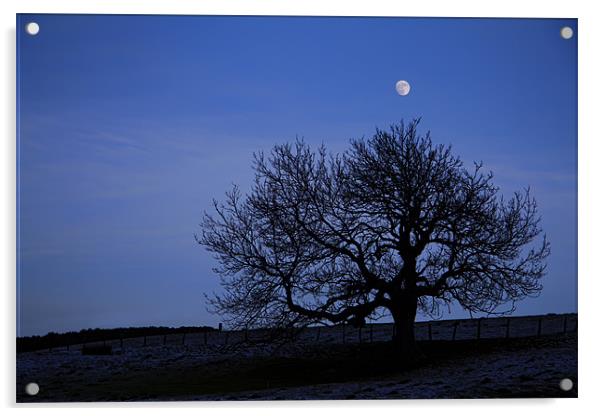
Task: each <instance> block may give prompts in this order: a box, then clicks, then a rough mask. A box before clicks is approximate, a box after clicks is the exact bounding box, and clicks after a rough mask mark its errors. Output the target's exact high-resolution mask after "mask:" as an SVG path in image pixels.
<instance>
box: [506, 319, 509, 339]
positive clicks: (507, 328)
mask: <svg viewBox="0 0 602 416" xmlns="http://www.w3.org/2000/svg"><path fill="white" fill-rule="evenodd" d="M506 338H510V318H506Z"/></svg>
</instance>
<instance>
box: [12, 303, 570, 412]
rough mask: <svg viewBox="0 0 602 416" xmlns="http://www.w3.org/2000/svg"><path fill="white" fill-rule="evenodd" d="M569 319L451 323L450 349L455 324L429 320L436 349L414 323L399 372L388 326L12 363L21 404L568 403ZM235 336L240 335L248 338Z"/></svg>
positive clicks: (34, 355)
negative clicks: (407, 362)
mask: <svg viewBox="0 0 602 416" xmlns="http://www.w3.org/2000/svg"><path fill="white" fill-rule="evenodd" d="M566 316H567V317H568V319H567V320H566V322H567V328H566V332H567V333H564V329H565V327H564V323H565V320H564V318H563V317H564V315H556V316H546V317H543V318H545V319H542V320H541V321H540V320H539V317H528V318H527V317H525V318H512V319H511V326H510V332H509V338H506V333H507V327H506V323H507V321H506V319H505V318H501V319H497V318H496V319H488V320H483V321H482V322H481V329H480V334H479V336H480V338H481V339H479V340H476V339H475V338H476V331H477V330H478V323H477V322H475V321H464V322H463V325H462V324H461V325H458V327H457V328H456V340H455V341H451V340H450V339H451V335H453V334H450V333H449V331H450V330H451V331H453V327H454V325H453V323H451V324H450V321H443V322H433V323H431V338H432V341H429V340H428V338H429V335H428V324H426V323H425V324H419V325H418V330H417V333H418V338H419V339H422V341H421V342H420V344H419V345H420V348H421V350H422V352H423V353H424V355H425V357H426V358H425V359H424V360H423V361H422V362H421V363H420V364H419V365H414V366H412V367H408V366H399V365H396V364H395V363H396V359H397V358H398V357H397V355H396V352H395V351H394V350H392V347H391V345H390V344H389V343H387V342H384V341H386V340H388V339H390V333H389V334H388V336H387V332H386V329H387V327H386V325H375V326H374V328H373V329H372V342H368V340H369V336H370V330H369V329H366V328H364V329H363V330H362V338H360V337H359V330H358V329H355V328H354V329H353V331H358V333H357V338H355V337H352V334H353V333H355V332H351V328H345V331H346V332H345V338H343V328H342V327H336V328H328V329H325V328H322V329H321V330H320V336H319V337H318V336H317V334H318V333H317V329H313V328H312V329H311V330H309V331H307V332H306V333H305V334H302V338H301V339H300V340H299V341H297V342H295V343H290V344H287V345H284V346H281V347H279V348H278V347H276V346H275V345H270V344H255V343H252V342H251V343H246V344H245V343H243V342H235V341H236V336H234V335H233V334H232V333H230V335H229V340H228V343H227V344H226V343H225V342H223V341H225V338H224V339H222V340H221V341H222V342H209V341H208V342H207V345H205V343H204V339H203V338H201V339H200V342H198V343H195V342H194V337H192V336H191V335H192V334H188V335H187V337H186V338H185V339H184V343H182V342H181V340H180V342H179V343H178V342H176V340H175V339H174V340H172V342H171V343H170V342H166V345H163V343H162V341H163V340H159V341H157V342H154V343H153V342H152V341H153V340H149V339H147V346H146V347H144V346H134V345H133V344H132V345H128V344H127V343H125V341H126V340H124V348H117V347H116V348H115V349H114V351H113V354H112V355H104V356H94V355H82V354H81V352H80V351H79V350H77V349H75V348H70V349H69V350H67V349H59V350H53V351H51V352H50V351H47V350H46V351H39V352H29V353H23V354H19V355H18V357H17V392H18V394H17V399H18V401H21V402H28V401H34V402H39V401H122V400H126V401H130V400H241V399H242V400H278V399H285V400H292V399H354V398H355V399H398V398H451V397H564V396H567V397H576V394H577V336H576V332H575V330H576V319H577V317H576V315H566ZM552 318H553V319H552ZM539 322H542V323H541V327H540V324H539ZM554 322H556V323H557V324H558V325H556V324H554ZM423 328H426V330H423ZM450 328H451V329H450ZM496 328H497V329H496ZM377 329H378V330H377ZM513 329H514V332H513V331H512V330H513ZM329 331H330V332H329ZM538 332H539V333H540V336H537V333H538ZM226 334H228V333H227V332H226V333H219V334H211V335H218V336H222V337H225V336H226ZM350 334H351V335H350ZM470 334H472V336H471V335H470ZM493 334H498V335H497V336H496V337H494V336H493ZM255 335H258V334H257V333H255ZM521 335H522V336H521ZM238 336H241V337H243V339H244V337H245V334H238ZM252 336H253V335H252V332H249V333H247V334H246V337H247V339H249V338H252ZM304 337H305V338H304ZM363 337H365V338H363ZM360 339H361V340H362V343H361V344H360V342H359V341H360ZM337 340H339V341H338V342H337ZM343 340H344V342H343ZM166 341H168V340H166ZM565 377H568V378H571V379H572V380H573V381H574V382H575V388H574V389H573V390H572V391H570V392H566V393H565V392H562V391H561V390H560V389H559V388H558V382H559V381H560V379H562V378H565ZM31 381H35V382H36V383H38V384H39V385H40V393H39V394H38V395H37V396H34V397H30V396H26V395H25V394H24V393H23V388H24V386H25V384H27V383H28V382H31Z"/></svg>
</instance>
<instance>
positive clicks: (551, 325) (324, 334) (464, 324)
mask: <svg viewBox="0 0 602 416" xmlns="http://www.w3.org/2000/svg"><path fill="white" fill-rule="evenodd" d="M414 327H415V336H416V339H417V340H418V341H427V340H428V341H456V340H458V341H459V340H475V339H477V340H478V339H500V338H521V337H529V336H545V335H551V334H561V333H569V332H576V331H577V314H562V315H555V314H550V315H539V316H520V317H496V318H480V319H460V320H440V321H429V322H416V323H415V326H414ZM271 336H273V331H272V330H268V329H254V330H242V331H208V332H194V333H178V334H166V335H152V336H143V337H136V338H119V339H111V340H105V341H93V342H84V343H82V344H75V345H69V346H63V347H54V348H50V349H49V351H58V350H63V351H64V350H68V351H69V350H80V351H85V350H86V349H97V350H99V351H102V350H103V348H105V350H107V351H109V352H110V351H114V350H124V349H129V348H144V347H156V346H177V345H180V346H199V347H202V346H207V347H222V346H223V347H226V346H232V345H240V344H250V343H260V342H265V341H266V340H269V339H270V337H271ZM394 336H395V327H394V325H393V324H392V323H373V324H368V325H365V326H363V327H359V328H358V327H353V326H351V325H336V326H321V327H308V328H303V329H301V330H299V331H297V333H296V335H295V337H294V342H298V343H303V344H361V343H372V342H386V341H390V340H391V339H392V338H393V337H394Z"/></svg>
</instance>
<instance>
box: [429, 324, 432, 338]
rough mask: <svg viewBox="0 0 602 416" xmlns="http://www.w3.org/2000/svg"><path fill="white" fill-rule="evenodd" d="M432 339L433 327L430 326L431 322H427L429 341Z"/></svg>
mask: <svg viewBox="0 0 602 416" xmlns="http://www.w3.org/2000/svg"><path fill="white" fill-rule="evenodd" d="M432 340H433V329H432V328H431V323H430V322H429V341H432Z"/></svg>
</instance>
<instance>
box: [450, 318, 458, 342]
mask: <svg viewBox="0 0 602 416" xmlns="http://www.w3.org/2000/svg"><path fill="white" fill-rule="evenodd" d="M458 325H459V322H458V321H456V322H454V333H453V334H452V341H455V340H456V332H457V331H458Z"/></svg>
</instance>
